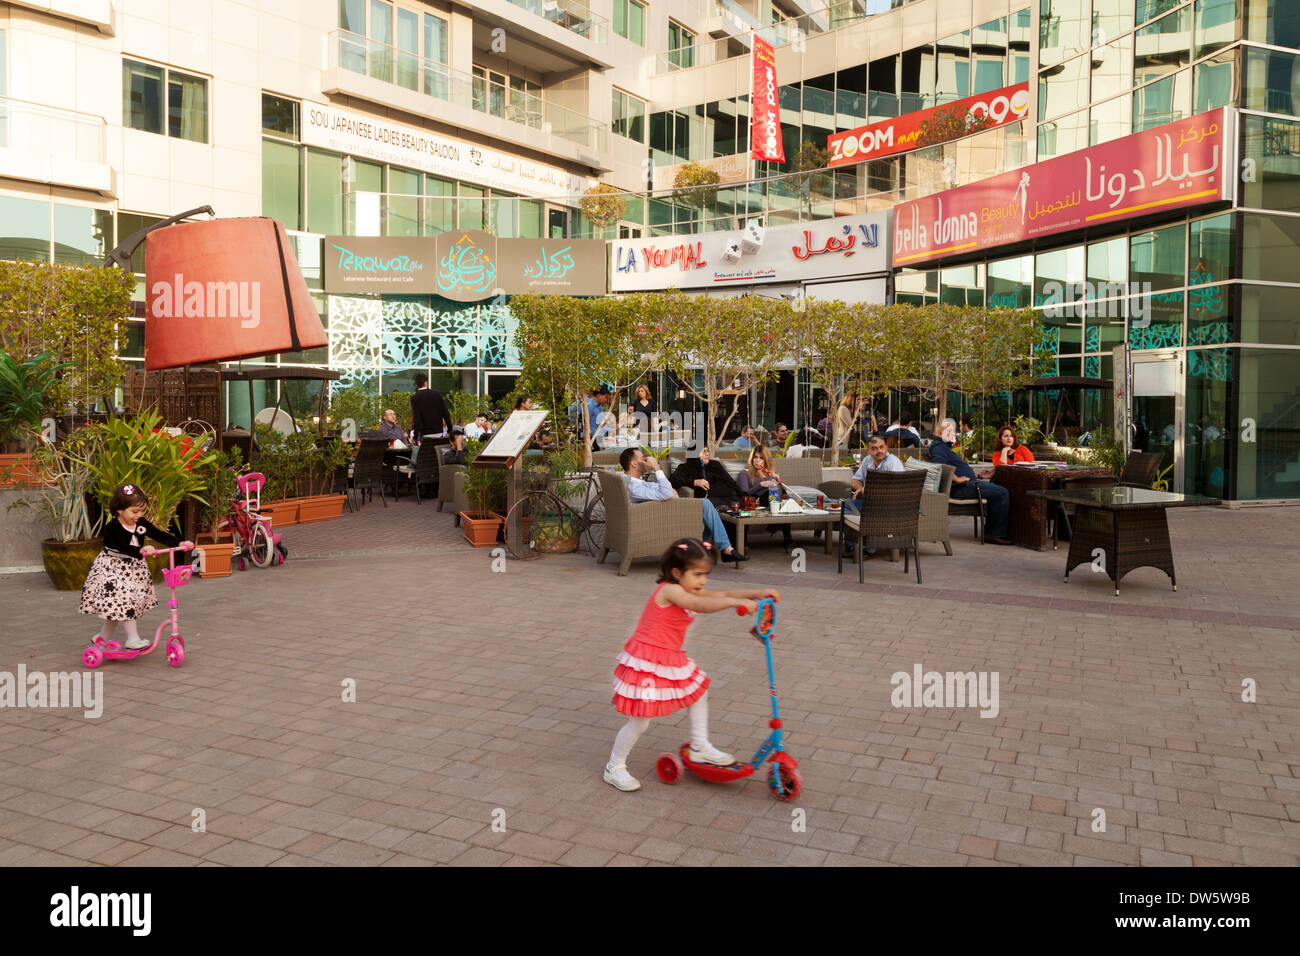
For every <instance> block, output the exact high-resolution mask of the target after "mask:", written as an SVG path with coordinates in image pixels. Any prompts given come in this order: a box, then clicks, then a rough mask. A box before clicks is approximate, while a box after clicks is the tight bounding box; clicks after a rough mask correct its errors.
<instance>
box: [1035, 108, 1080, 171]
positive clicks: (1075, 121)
mask: <svg viewBox="0 0 1300 956" xmlns="http://www.w3.org/2000/svg"><path fill="white" fill-rule="evenodd" d="M1087 145H1088V111H1087V110H1079V112H1077V113H1071V114H1070V115H1069V116H1062V117H1061V118H1060V119H1057V120H1051V121H1049V122H1046V123H1040V124H1039V126H1038V158H1039V160H1043V159H1047V158H1049V157H1051V156H1062V155H1064V154H1065V153H1072V152H1074V151H1075V150H1077V149H1083V148H1084V147H1085V146H1087Z"/></svg>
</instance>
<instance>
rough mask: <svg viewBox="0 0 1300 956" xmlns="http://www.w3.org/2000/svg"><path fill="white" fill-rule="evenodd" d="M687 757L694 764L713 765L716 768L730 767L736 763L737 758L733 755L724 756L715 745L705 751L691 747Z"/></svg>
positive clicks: (710, 745) (709, 746)
mask: <svg viewBox="0 0 1300 956" xmlns="http://www.w3.org/2000/svg"><path fill="white" fill-rule="evenodd" d="M686 755H687V756H688V757H690V758H691V762H692V763H711V764H713V765H714V766H715V767H730V766H731V765H732V764H733V763H735V762H736V758H735V757H733V756H732V755H731V754H724V753H723V752H722V751H721V750H719V749H718V748H717V747H715V746H713V744H709V745H708V746H707V747H705V748H704V749H703V750H696V749H695V748H694V747H690V748H688V749H687V751H686Z"/></svg>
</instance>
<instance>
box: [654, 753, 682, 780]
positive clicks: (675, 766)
mask: <svg viewBox="0 0 1300 956" xmlns="http://www.w3.org/2000/svg"><path fill="white" fill-rule="evenodd" d="M685 772H686V768H685V767H683V766H682V758H681V757H679V756H677V754H660V755H659V759H658V760H656V761H655V773H657V774H659V779H660V780H662V781H663V782H664V783H676V782H677V781H678V780H680V779H682V774H683V773H685Z"/></svg>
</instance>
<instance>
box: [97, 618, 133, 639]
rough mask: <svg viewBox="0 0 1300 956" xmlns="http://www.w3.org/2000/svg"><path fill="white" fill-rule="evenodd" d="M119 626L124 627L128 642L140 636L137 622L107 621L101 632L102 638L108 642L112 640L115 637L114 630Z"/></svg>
mask: <svg viewBox="0 0 1300 956" xmlns="http://www.w3.org/2000/svg"><path fill="white" fill-rule="evenodd" d="M119 624H121V625H122V630H123V631H124V632H125V633H126V637H127V639H128V640H130V639H131V638H137V637H139V636H140V632H139V631H137V630H136V628H135V621H105V622H104V626H103V627H102V628H100V630H99V633H100V636H101V637H103V638H104V640H106V641H108V640H111V639H112V637H113V630H114V628H116V627H117V625H119Z"/></svg>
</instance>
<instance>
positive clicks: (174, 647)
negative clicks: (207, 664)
mask: <svg viewBox="0 0 1300 956" xmlns="http://www.w3.org/2000/svg"><path fill="white" fill-rule="evenodd" d="M167 663H168V664H170V665H171V666H172V667H180V666H181V665H182V664H184V663H185V645H184V644H182V643H181V640H180V638H175V639H173V640H170V641H168V642H167Z"/></svg>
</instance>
